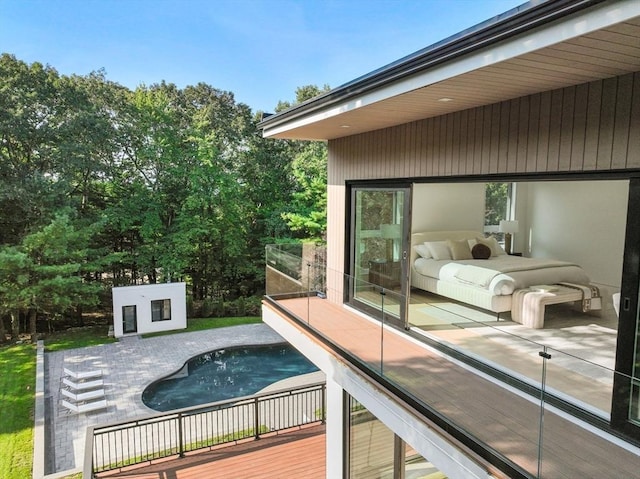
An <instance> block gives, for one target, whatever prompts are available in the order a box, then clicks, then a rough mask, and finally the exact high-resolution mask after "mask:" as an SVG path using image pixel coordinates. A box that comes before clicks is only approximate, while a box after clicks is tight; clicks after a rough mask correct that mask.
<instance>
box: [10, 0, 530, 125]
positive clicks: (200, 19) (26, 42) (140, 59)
mask: <svg viewBox="0 0 640 479" xmlns="http://www.w3.org/2000/svg"><path fill="white" fill-rule="evenodd" d="M522 3H524V0H0V53H9V54H12V55H15V56H16V58H18V59H19V60H22V61H24V62H27V63H33V62H40V63H43V64H46V65H50V66H51V67H53V68H55V69H56V70H57V71H58V72H59V73H61V74H64V75H71V74H77V75H86V74H88V73H90V72H92V71H97V70H101V69H103V70H104V72H105V74H106V78H107V79H108V80H110V81H113V82H116V83H119V84H121V85H124V86H126V87H128V88H130V89H135V88H136V87H137V86H139V85H141V84H143V85H152V84H154V83H159V82H161V81H163V80H164V81H166V82H168V83H175V84H176V85H177V86H178V87H179V88H184V87H185V86H187V85H195V84H197V83H200V82H204V83H207V84H209V85H211V86H213V87H214V88H217V89H220V90H226V91H230V92H233V94H234V96H235V99H236V101H237V102H242V103H245V104H247V105H249V107H251V109H252V110H253V111H254V112H255V111H263V112H272V111H273V110H274V109H275V107H276V105H277V104H278V102H279V101H280V100H282V101H289V102H294V101H295V91H296V88H298V87H300V86H305V85H317V86H319V87H322V86H324V85H329V86H330V87H331V88H335V87H338V86H340V85H342V84H344V83H347V82H349V81H351V80H353V79H355V78H357V77H360V76H362V75H365V74H367V73H369V72H371V71H373V70H376V69H378V68H380V67H382V66H384V65H386V64H388V63H391V62H393V61H395V60H397V59H399V58H401V57H404V56H406V55H409V54H411V53H413V52H415V51H417V50H420V49H422V48H424V47H427V46H429V45H431V44H433V43H435V42H438V41H440V40H443V39H444V38H446V37H449V36H451V35H454V34H456V33H458V32H460V31H462V30H464V29H467V28H469V27H472V26H474V25H476V24H478V23H480V22H483V21H485V20H487V19H489V18H492V17H494V16H496V15H498V14H501V13H503V12H505V11H507V10H510V9H511V8H514V7H516V6H519V5H521V4H522Z"/></svg>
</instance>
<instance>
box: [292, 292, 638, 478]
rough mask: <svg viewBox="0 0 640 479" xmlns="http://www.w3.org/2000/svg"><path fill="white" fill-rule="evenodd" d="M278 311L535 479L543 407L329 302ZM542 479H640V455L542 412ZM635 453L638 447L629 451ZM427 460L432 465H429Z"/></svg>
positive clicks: (295, 303)
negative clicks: (299, 320) (380, 370)
mask: <svg viewBox="0 0 640 479" xmlns="http://www.w3.org/2000/svg"><path fill="white" fill-rule="evenodd" d="M279 304H280V305H281V306H283V307H285V308H286V309H287V310H288V311H290V312H291V313H293V314H295V315H296V316H298V317H299V318H302V319H304V321H305V322H307V321H308V323H309V324H310V326H312V327H313V328H315V329H316V330H317V331H319V332H321V333H322V334H323V335H324V336H325V337H328V338H330V339H331V340H332V342H334V343H335V344H337V345H339V346H340V347H342V348H343V349H345V350H347V351H349V352H350V353H351V354H353V355H355V356H357V357H358V358H361V359H362V360H363V361H364V362H365V363H367V364H369V365H370V366H371V367H372V368H379V367H380V363H381V357H380V351H381V348H380V344H381V341H382V342H383V344H384V348H383V349H384V356H383V363H384V375H385V377H387V378H388V379H391V380H392V381H394V382H395V383H396V384H397V385H399V386H401V387H402V388H403V389H405V390H407V391H408V392H410V393H411V394H412V395H414V396H415V397H417V398H420V399H421V400H422V401H423V402H424V403H425V404H428V405H430V406H432V407H433V408H435V409H436V410H437V411H439V412H440V413H441V414H444V415H445V416H446V417H448V418H449V419H450V420H452V421H453V422H454V423H455V424H457V425H458V427H461V428H463V429H464V430H466V431H468V432H469V433H471V434H472V435H473V436H475V437H476V438H478V439H479V440H480V441H482V442H484V443H486V444H488V445H489V446H490V447H492V448H493V449H495V450H496V451H498V452H499V453H501V454H503V455H504V456H505V457H507V458H509V459H510V460H511V461H513V462H514V463H515V464H517V465H519V466H520V467H521V468H522V469H524V470H525V471H527V472H528V473H529V474H531V475H532V476H536V475H537V465H538V444H539V424H540V412H541V409H540V404H539V401H536V400H531V399H530V398H524V397H521V396H520V395H518V394H515V393H512V392H510V391H509V390H507V389H505V388H503V387H501V386H500V385H499V384H496V383H495V382H492V381H489V380H487V379H483V378H482V377H481V376H479V375H477V374H475V373H474V372H472V371H469V370H468V369H466V368H463V367H460V366H458V365H456V364H455V363H453V362H451V361H450V360H448V359H447V358H445V357H443V356H441V355H439V354H437V353H435V352H432V351H431V350H429V349H427V348H426V347H424V345H422V344H419V343H418V342H416V341H413V340H410V339H409V338H408V337H407V336H406V335H404V334H401V333H400V332H394V331H388V330H387V331H385V332H384V335H381V330H380V325H379V323H375V322H372V321H369V320H367V319H365V318H363V317H362V316H360V315H358V314H355V313H352V312H350V311H349V310H348V309H345V308H344V307H342V306H340V305H336V304H333V303H331V302H329V301H327V300H323V299H318V298H311V299H310V301H309V302H308V301H307V299H306V298H303V299H290V300H283V301H279ZM542 444H543V449H542V471H541V477H542V478H550V479H573V478H577V477H579V478H595V477H620V478H622V477H624V478H627V479H631V478H640V455H638V454H637V453H636V450H632V451H630V450H628V449H627V448H625V447H621V446H620V445H619V444H620V443H618V444H616V443H615V442H612V441H609V440H608V439H606V438H604V437H602V436H601V435H599V434H594V433H593V432H592V431H591V430H588V429H585V428H583V427H581V426H580V425H579V424H577V423H576V422H575V421H572V420H571V419H567V418H565V417H563V416H560V415H558V414H554V413H553V412H551V411H549V410H548V409H547V410H545V411H544V433H543V441H542ZM631 449H633V448H631ZM427 459H428V458H427Z"/></svg>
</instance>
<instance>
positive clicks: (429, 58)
mask: <svg viewBox="0 0 640 479" xmlns="http://www.w3.org/2000/svg"><path fill="white" fill-rule="evenodd" d="M542 7H547V8H546V9H543V8H542ZM551 7H554V8H551ZM588 7H592V8H588ZM587 8H588V9H587ZM569 15H571V18H568V19H567V17H568V16H569ZM638 15H640V2H638V1H637V0H616V1H602V0H582V1H577V2H576V1H575V0H568V1H558V2H546V3H543V4H540V5H535V6H534V7H529V8H528V9H526V10H524V11H522V12H520V13H516V14H514V15H512V16H509V17H508V18H507V19H505V20H503V21H500V22H498V23H491V24H490V25H489V26H488V27H486V28H485V29H483V30H480V31H475V30H471V33H468V34H466V35H464V36H463V37H461V38H457V37H452V38H454V40H452V41H445V42H441V44H442V46H440V47H438V48H435V49H433V48H432V47H429V48H427V49H425V50H422V51H420V52H418V53H416V54H414V55H411V56H409V57H406V58H405V59H404V60H399V61H398V62H395V63H392V64H391V65H390V66H387V67H383V68H382V69H379V70H376V71H375V72H373V73H371V74H369V75H366V76H364V77H361V78H359V79H356V80H354V81H352V82H350V83H347V84H345V85H343V86H341V87H338V88H336V89H334V90H332V91H330V92H328V93H326V94H324V95H321V96H319V97H316V98H314V99H312V100H309V101H307V102H305V103H302V104H300V105H297V106H295V107H292V108H290V109H289V110H286V111H284V112H281V113H278V114H276V115H272V116H270V117H268V118H266V119H265V120H263V121H262V122H261V123H260V124H259V127H260V128H262V129H263V130H264V136H267V137H268V136H273V135H278V134H281V133H283V132H286V131H287V130H291V129H295V128H298V127H301V126H304V125H309V124H312V123H315V122H318V121H321V120H323V119H327V118H331V117H334V116H337V115H340V114H342V113H345V112H348V111H351V110H354V109H357V108H362V107H364V106H367V105H371V104H373V103H376V102H379V101H381V100H384V99H386V98H390V97H393V96H396V95H399V94H402V93H406V92H409V91H412V90H415V89H418V88H421V87H424V86H428V85H431V84H434V83H437V82H441V81H444V80H446V79H449V78H452V77H454V76H457V75H460V74H462V73H467V72H470V71H473V70H475V69H479V68H482V67H485V66H489V65H493V64H496V63H499V62H502V61H505V60H508V59H510V58H514V57H517V56H520V55H523V54H526V53H529V52H532V51H536V50H539V49H541V48H544V47H547V46H550V45H553V44H556V43H559V42H562V41H565V40H568V39H570V38H574V37H577V36H580V35H584V34H587V33H590V32H593V31H597V30H600V29H602V28H606V27H608V26H611V25H614V24H616V23H620V22H622V21H624V20H627V19H630V18H633V17H636V16H638ZM441 44H436V46H438V45H441Z"/></svg>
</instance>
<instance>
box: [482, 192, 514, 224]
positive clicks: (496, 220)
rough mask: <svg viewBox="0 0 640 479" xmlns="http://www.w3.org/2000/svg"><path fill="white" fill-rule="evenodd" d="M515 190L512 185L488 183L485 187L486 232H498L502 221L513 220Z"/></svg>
mask: <svg viewBox="0 0 640 479" xmlns="http://www.w3.org/2000/svg"><path fill="white" fill-rule="evenodd" d="M512 194H513V188H512V184H511V183H487V184H486V187H485V214H484V230H485V232H486V233H495V232H497V231H498V225H499V224H500V220H509V219H511V211H510V210H511V204H512V198H511V196H512Z"/></svg>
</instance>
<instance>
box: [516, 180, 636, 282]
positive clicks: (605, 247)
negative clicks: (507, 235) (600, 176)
mask: <svg viewBox="0 0 640 479" xmlns="http://www.w3.org/2000/svg"><path fill="white" fill-rule="evenodd" d="M526 191H527V195H526V198H527V199H526V210H525V216H524V217H519V218H518V219H520V220H521V219H524V225H522V224H521V228H520V231H521V233H518V234H517V241H518V242H517V243H516V244H517V245H522V246H523V247H524V248H525V250H524V251H525V254H526V255H527V256H532V257H551V258H558V259H562V260H565V261H573V262H575V263H577V264H579V265H581V266H582V267H583V268H584V269H585V270H586V271H587V273H588V274H589V276H590V277H591V279H592V281H593V282H594V283H597V284H602V285H607V286H613V287H616V288H619V287H620V281H621V278H622V259H623V255H624V239H625V229H626V220H627V201H628V195H629V182H628V181H626V180H619V181H563V182H555V181H553V182H532V183H527V189H526ZM520 202H521V200H520Z"/></svg>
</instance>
